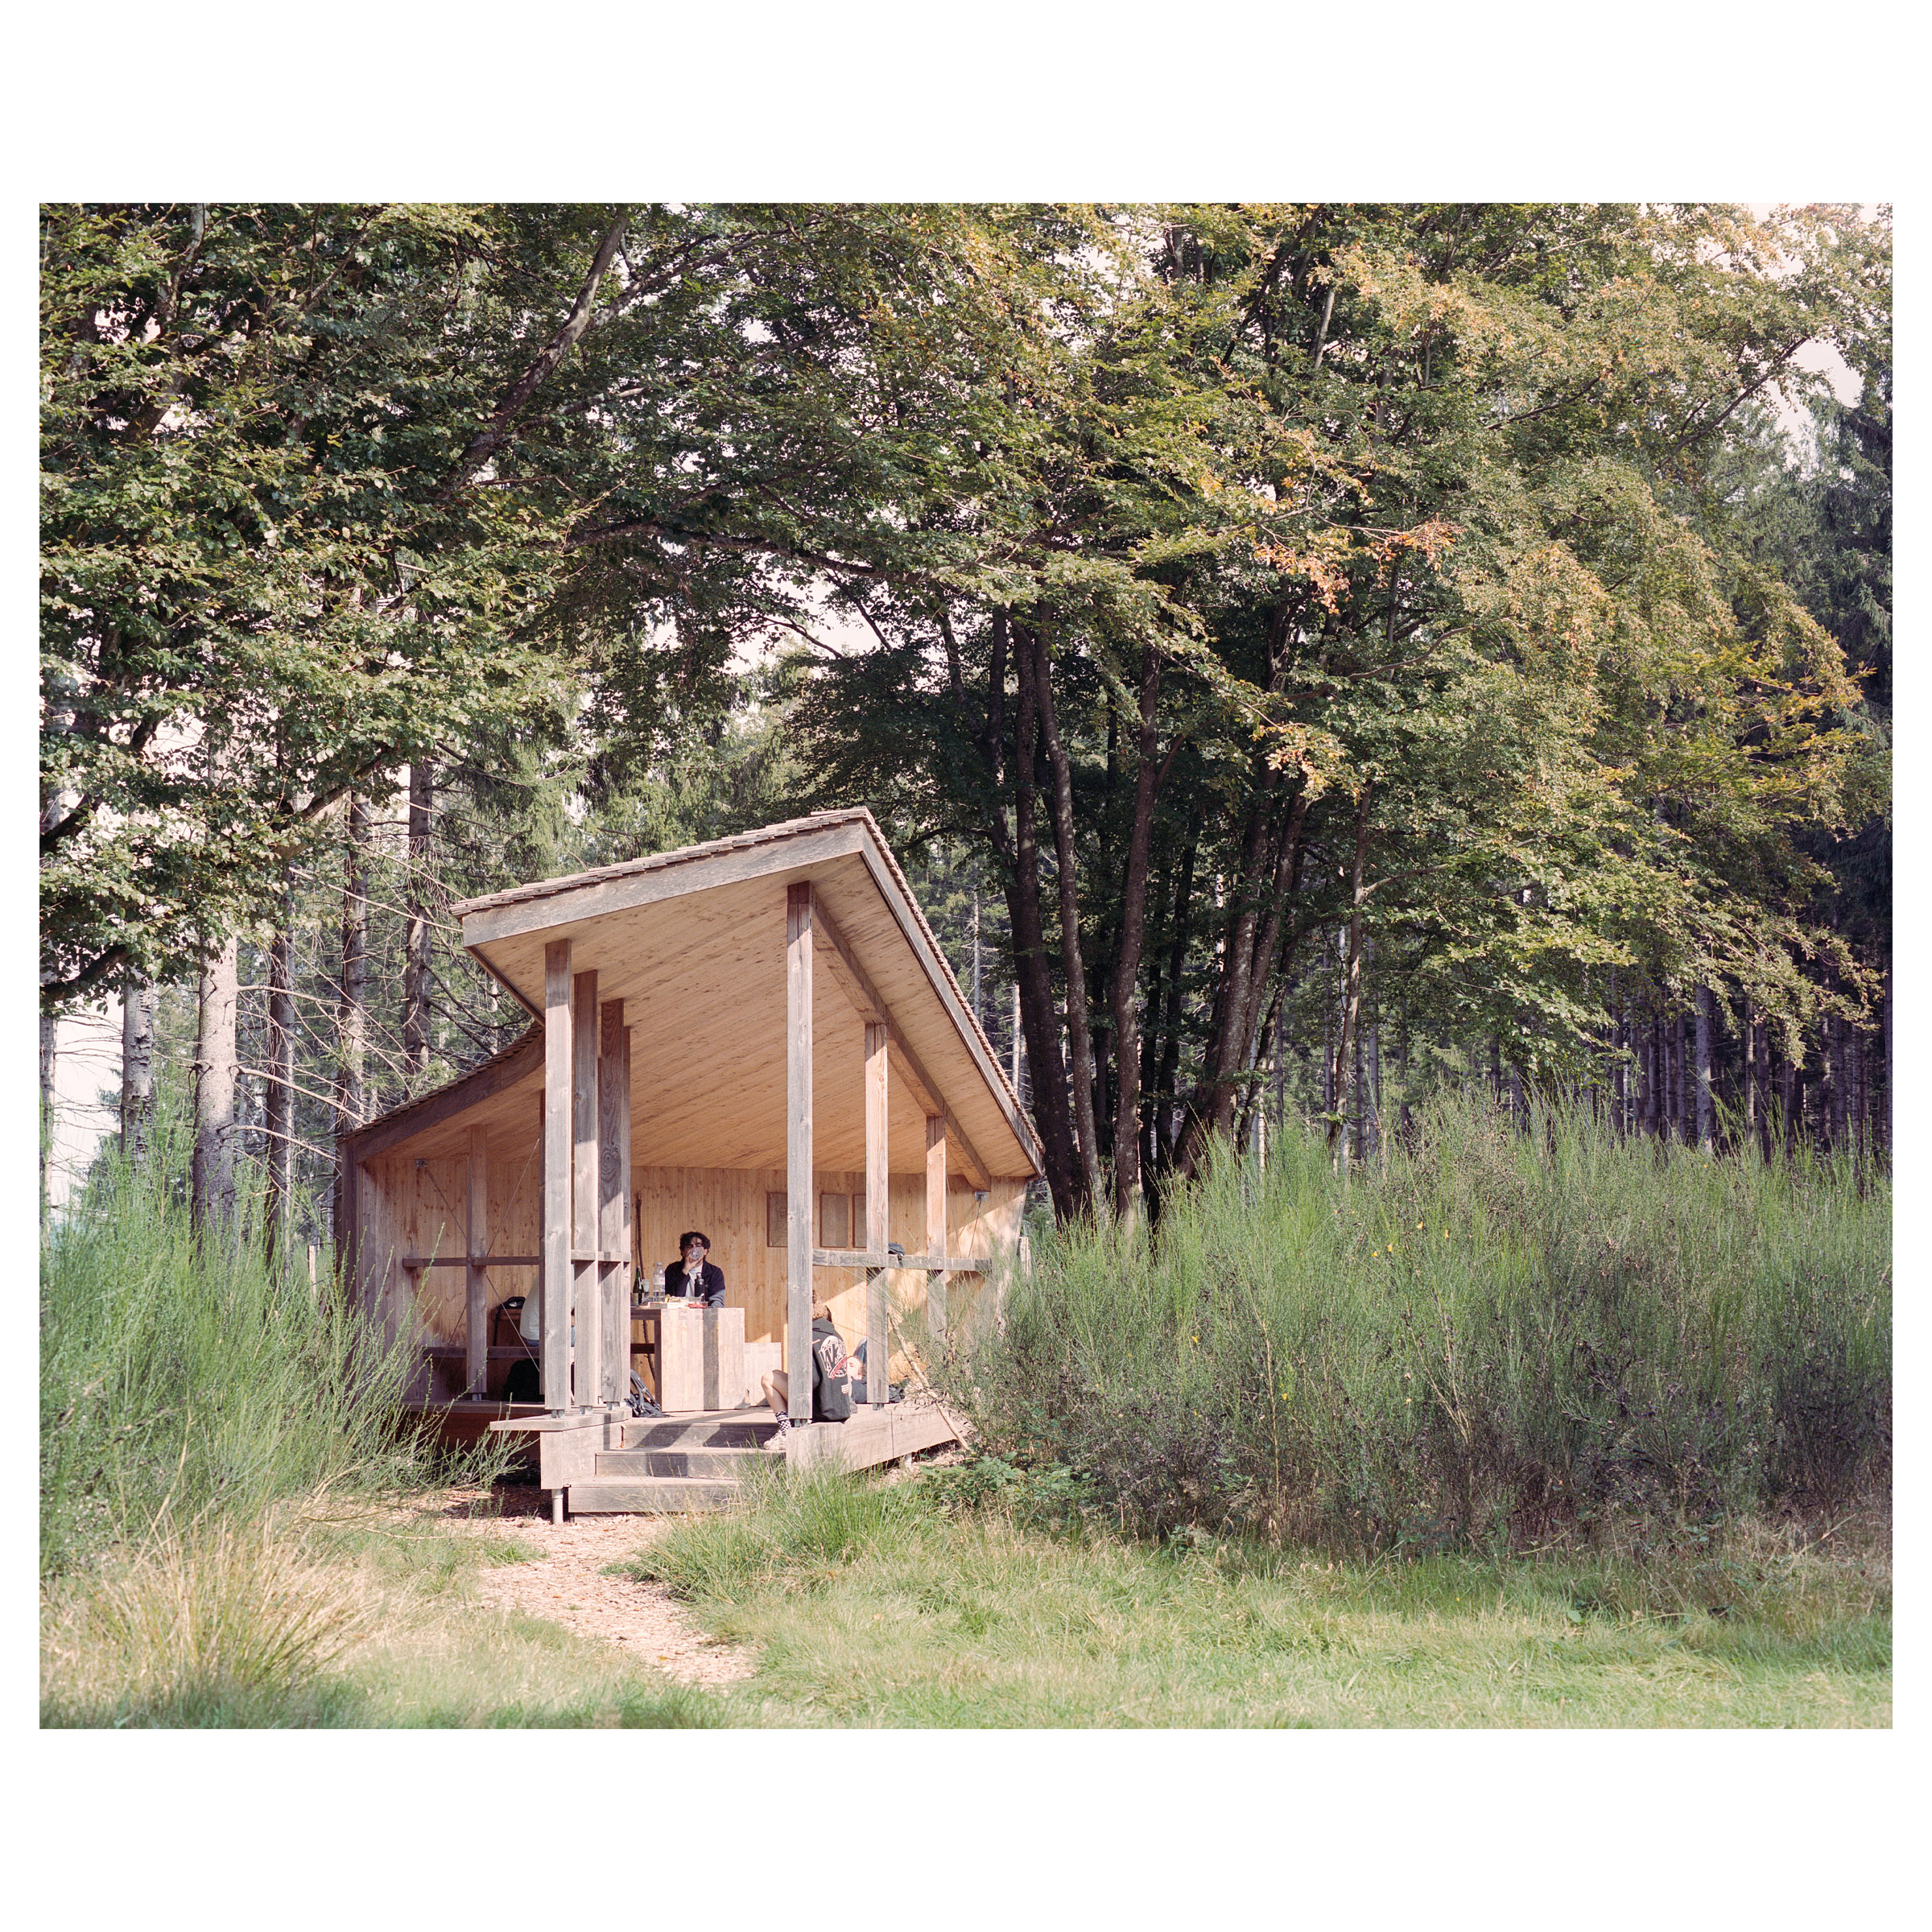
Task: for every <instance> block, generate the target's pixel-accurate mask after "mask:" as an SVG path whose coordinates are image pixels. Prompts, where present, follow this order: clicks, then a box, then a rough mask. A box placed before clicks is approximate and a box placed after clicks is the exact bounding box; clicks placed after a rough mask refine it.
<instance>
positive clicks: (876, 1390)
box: [865, 1021, 891, 1402]
mask: <svg viewBox="0 0 1932 1932" xmlns="http://www.w3.org/2000/svg"><path fill="white" fill-rule="evenodd" d="M886 1121H887V1114H886V1029H885V1027H884V1026H882V1025H881V1024H880V1023H879V1022H876V1021H869V1022H867V1024H866V1027H865V1246H866V1248H867V1249H869V1251H870V1252H871V1253H873V1254H882V1253H884V1252H885V1249H886V1241H887V1240H888V1239H889V1238H890V1237H889V1236H888V1234H887V1231H886V1208H887V1205H888V1194H887V1188H886ZM890 1351H891V1343H890V1340H888V1339H887V1336H886V1270H885V1269H883V1268H875V1269H873V1270H872V1271H871V1273H870V1274H868V1275H867V1276H866V1278H865V1399H866V1400H867V1401H868V1402H884V1401H885V1400H886V1395H887V1393H888V1390H887V1387H886V1381H887V1377H886V1370H887V1368H888V1365H889V1364H890Z"/></svg>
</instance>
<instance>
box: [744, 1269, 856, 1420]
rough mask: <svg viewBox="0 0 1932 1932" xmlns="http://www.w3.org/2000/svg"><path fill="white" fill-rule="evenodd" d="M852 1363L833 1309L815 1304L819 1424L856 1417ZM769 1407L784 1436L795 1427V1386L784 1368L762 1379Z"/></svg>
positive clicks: (814, 1401) (814, 1411) (814, 1413)
mask: <svg viewBox="0 0 1932 1932" xmlns="http://www.w3.org/2000/svg"><path fill="white" fill-rule="evenodd" d="M851 1366H852V1365H851V1364H850V1363H849V1362H848V1360H846V1356H845V1344H844V1342H843V1341H842V1340H840V1335H839V1331H838V1330H837V1329H836V1328H835V1327H832V1310H831V1308H830V1307H828V1305H827V1304H826V1303H825V1302H813V1303H812V1305H811V1419H812V1420H813V1421H814V1422H848V1421H849V1420H850V1419H851V1417H852V1384H851V1381H850V1380H849V1379H848V1377H849V1375H850V1371H851ZM759 1385H760V1386H761V1387H762V1389H764V1391H765V1405H766V1407H767V1408H768V1409H770V1410H771V1412H772V1414H774V1415H775V1416H776V1417H777V1418H778V1430H779V1432H780V1434H783V1433H785V1432H786V1430H790V1428H791V1415H790V1414H789V1413H788V1410H789V1408H790V1405H791V1381H790V1379H789V1378H788V1377H786V1373H785V1371H784V1370H783V1369H773V1370H772V1371H771V1373H770V1374H769V1375H766V1376H763V1377H760V1378H759Z"/></svg>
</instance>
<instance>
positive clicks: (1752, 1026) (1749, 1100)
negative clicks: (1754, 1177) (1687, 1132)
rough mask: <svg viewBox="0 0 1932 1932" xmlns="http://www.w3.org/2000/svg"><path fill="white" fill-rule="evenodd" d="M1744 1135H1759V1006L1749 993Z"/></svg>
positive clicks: (1748, 1136) (1745, 1005)
mask: <svg viewBox="0 0 1932 1932" xmlns="http://www.w3.org/2000/svg"><path fill="white" fill-rule="evenodd" d="M1743 1037H1744V1069H1743V1078H1744V1137H1745V1138H1746V1139H1747V1140H1752V1139H1755V1138H1756V1137H1757V1104H1758V1102H1757V1006H1756V1005H1755V1004H1754V1003H1753V1001H1752V997H1751V996H1750V994H1749V993H1746V994H1745V995H1744V1036H1743Z"/></svg>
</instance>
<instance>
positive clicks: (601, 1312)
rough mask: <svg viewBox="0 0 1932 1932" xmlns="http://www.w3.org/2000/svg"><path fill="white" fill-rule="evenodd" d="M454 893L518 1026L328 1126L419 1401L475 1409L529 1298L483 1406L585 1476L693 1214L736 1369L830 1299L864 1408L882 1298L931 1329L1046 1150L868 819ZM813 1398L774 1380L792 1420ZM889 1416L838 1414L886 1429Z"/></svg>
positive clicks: (785, 1356)
mask: <svg viewBox="0 0 1932 1932" xmlns="http://www.w3.org/2000/svg"><path fill="white" fill-rule="evenodd" d="M456 914H457V916H458V917H459V918H460V920H461V922H462V934H463V943H464V947H465V948H466V949H467V950H468V951H469V952H470V953H471V954H472V955H473V956H474V957H475V958H476V959H477V960H478V961H480V962H481V964H482V965H483V966H484V967H485V968H486V969H487V970H488V971H489V972H490V974H491V975H492V976H493V977H494V979H495V980H497V984H498V985H501V986H502V987H503V988H504V989H506V991H507V992H508V993H510V994H511V995H512V996H513V997H514V998H516V999H517V1000H518V1001H520V1002H521V1003H522V1005H524V1006H525V1007H526V1009H528V1010H529V1012H530V1015H531V1020H532V1024H531V1025H530V1027H529V1029H528V1030H527V1031H526V1032H525V1033H524V1034H523V1035H522V1038H520V1039H518V1041H517V1042H515V1043H514V1045H512V1046H511V1047H509V1048H507V1049H506V1051H503V1052H502V1053H499V1054H497V1055H495V1056H494V1058H493V1059H489V1060H488V1061H485V1063H483V1064H482V1065H481V1067H476V1068H474V1069H473V1071H470V1072H469V1073H468V1074H466V1075H464V1076H463V1077H462V1078H460V1080H455V1081H453V1082H452V1083H451V1084H449V1085H448V1086H446V1087H444V1088H441V1089H440V1090H439V1091H437V1092H434V1093H431V1094H428V1095H426V1096H423V1098H422V1099H420V1100H415V1101H413V1102H411V1104H408V1105H407V1106H405V1107H402V1108H397V1109H396V1110H395V1111H394V1112H393V1113H389V1114H386V1115H385V1116H383V1117H382V1118H381V1119H379V1120H376V1121H371V1122H370V1123H369V1125H366V1126H365V1127H362V1128H361V1129H358V1130H357V1131H356V1132H354V1133H350V1134H347V1135H345V1136H344V1137H343V1138H342V1141H341V1165H342V1174H343V1177H344V1197H345V1198H344V1208H345V1215H344V1219H345V1237H346V1240H345V1245H346V1249H347V1253H346V1256H345V1261H346V1265H347V1267H348V1269H349V1278H350V1279H351V1281H352V1282H353V1292H354V1293H355V1294H356V1297H357V1302H358V1305H359V1306H360V1307H361V1308H362V1309H363V1310H364V1311H365V1313H366V1314H367V1315H368V1316H369V1317H370V1318H371V1319H378V1320H380V1321H382V1323H384V1324H385V1325H386V1327H388V1328H389V1330H390V1331H391V1332H392V1333H395V1332H407V1333H410V1334H412V1335H415V1336H416V1337H417V1338H419V1340H420V1342H421V1344H422V1347H423V1371H422V1373H421V1376H420V1377H419V1383H418V1385H417V1388H416V1389H415V1391H414V1393H415V1395H416V1397H418V1399H419V1400H422V1401H424V1402H432V1403H437V1404H441V1405H448V1406H460V1408H461V1409H464V1410H468V1411H469V1413H470V1414H477V1412H478V1411H479V1410H481V1408H482V1406H483V1404H484V1403H485V1401H487V1400H489V1398H491V1397H498V1396H500V1394H501V1390H502V1382H503V1378H504V1377H505V1376H506V1374H507V1373H508V1369H509V1365H510V1360H512V1359H514V1357H516V1356H520V1355H522V1354H524V1353H525V1352H526V1348H525V1345H524V1344H519V1343H518V1342H517V1340H516V1339H515V1338H514V1336H508V1337H506V1338H504V1339H502V1340H499V1341H498V1342H497V1345H496V1346H494V1347H493V1346H492V1345H491V1342H492V1338H491V1335H490V1333H489V1329H490V1327H491V1314H492V1311H493V1309H494V1308H496V1307H497V1306H498V1305H500V1303H501V1302H502V1300H503V1299H504V1298H506V1297H508V1296H511V1295H518V1294H521V1295H525V1296H535V1297H536V1298H538V1301H539V1305H540V1307H541V1311H542V1319H541V1341H540V1352H541V1373H542V1390H543V1401H542V1404H541V1409H540V1410H537V1409H535V1408H532V1409H531V1410H528V1411H526V1412H525V1413H523V1414H521V1415H510V1414H506V1412H504V1411H503V1410H501V1409H500V1408H494V1409H493V1410H491V1411H490V1413H491V1414H493V1416H494V1417H495V1418H496V1419H495V1422H494V1425H493V1426H496V1427H498V1428H505V1427H510V1428H520V1429H525V1430H528V1431H529V1432H530V1433H531V1434H533V1435H536V1436H537V1437H538V1438H539V1440H540V1443H541V1446H542V1448H543V1459H544V1463H545V1468H546V1472H547V1473H546V1478H545V1480H546V1486H547V1487H550V1488H552V1489H553V1492H557V1493H558V1494H559V1496H560V1494H561V1491H562V1489H563V1488H565V1487H568V1486H571V1485H569V1484H568V1483H567V1482H566V1481H565V1480H564V1478H565V1477H566V1476H567V1475H568V1472H570V1471H572V1470H576V1471H578V1472H580V1475H582V1476H585V1477H588V1476H591V1475H594V1474H595V1473H596V1472H597V1468H596V1465H597V1453H598V1452H597V1449H596V1447H595V1444H596V1443H597V1442H598V1441H602V1442H604V1443H606V1444H607V1445H609V1444H612V1443H614V1444H615V1446H616V1447H617V1448H620V1449H621V1447H623V1443H624V1436H623V1430H622V1425H621V1416H620V1413H619V1411H618V1409H617V1404H618V1402H619V1397H620V1396H621V1393H622V1392H623V1391H624V1390H625V1389H627V1387H628V1377H629V1371H630V1364H631V1356H632V1348H633V1344H634V1330H633V1322H632V1314H633V1307H632V1303H633V1286H634V1283H635V1284H637V1285H638V1287H639V1288H640V1289H642V1288H645V1287H647V1286H649V1285H650V1283H651V1282H653V1281H654V1278H655V1276H656V1273H657V1270H658V1269H659V1268H660V1267H661V1266H662V1265H663V1264H664V1263H665V1262H667V1261H671V1260H672V1259H674V1258H675V1255H676V1250H677V1241H678V1236H679V1233H680V1232H682V1231H683V1230H684V1229H686V1228H702V1229H703V1230H704V1232H706V1233H707V1234H708V1235H709V1236H710V1238H711V1243H712V1253H711V1258H712V1261H714V1262H716V1263H717V1264H718V1265H720V1267H721V1268H722V1269H723V1270H724V1273H725V1282H726V1285H727V1290H728V1292H727V1297H726V1305H727V1307H728V1308H736V1309H739V1310H741V1311H742V1313H743V1323H744V1328H743V1335H744V1344H745V1355H746V1356H749V1357H750V1358H751V1359H752V1360H753V1363H754V1364H755V1363H756V1362H758V1360H760V1359H762V1360H766V1361H767V1362H770V1361H772V1360H774V1350H775V1360H776V1363H778V1364H783V1365H786V1366H787V1367H789V1365H790V1364H792V1363H794V1362H798V1363H804V1362H806V1361H807V1359H808V1354H807V1352H808V1349H809V1347H810V1340H809V1338H810V1334H811V1306H812V1302H813V1301H814V1299H815V1298H816V1299H823V1300H824V1301H827V1302H830V1303H831V1304H832V1310H833V1317H834V1320H835V1321H836V1323H837V1325H838V1327H839V1329H840V1333H841V1334H842V1335H844V1337H845V1338H846V1340H847V1341H848V1344H849V1343H856V1341H857V1339H858V1338H859V1337H860V1336H861V1335H862V1336H864V1337H865V1339H866V1340H867V1343H868V1348H867V1360H868V1368H869V1382H870V1384H871V1389H870V1393H872V1394H873V1397H874V1398H875V1400H876V1401H878V1402H883V1398H884V1394H885V1389H886V1381H887V1379H888V1375H889V1373H890V1371H889V1368H888V1364H889V1362H890V1360H891V1358H892V1356H893V1355H894V1352H895V1344H897V1347H898V1350H899V1351H902V1347H903V1335H902V1332H895V1329H898V1330H902V1323H898V1324H894V1323H893V1322H892V1320H891V1318H890V1313H889V1298H890V1305H891V1307H892V1308H894V1309H896V1310H897V1311H900V1312H901V1313H902V1315H903V1314H905V1313H910V1311H913V1310H915V1309H917V1310H921V1311H923V1315H924V1318H925V1322H926V1325H927V1327H928V1328H929V1330H930V1331H935V1332H938V1333H941V1334H943V1331H944V1327H945V1324H946V1323H947V1318H948V1315H949V1313H950V1314H951V1315H953V1317H954V1318H955V1319H956V1317H957V1315H958V1311H959V1301H958V1297H960V1295H969V1294H973V1293H975V1292H977V1291H978V1290H979V1289H980V1287H981V1286H983V1285H984V1284H985V1283H986V1282H988V1281H989V1279H990V1278H993V1276H994V1274H995V1273H996V1271H997V1270H1000V1269H1004V1268H1005V1267H1007V1266H1010V1265H1012V1264H1013V1258H1014V1257H1015V1255H1016V1253H1017V1251H1018V1246H1019V1242H1020V1220H1021V1213H1022V1208H1023V1206H1024V1203H1025V1198H1026V1185H1027V1183H1028V1181H1029V1180H1030V1179H1031V1177H1032V1176H1033V1175H1034V1174H1036V1173H1038V1172H1039V1171H1040V1167H1041V1150H1040V1146H1039V1143H1038V1139H1037V1138H1036V1137H1035V1135H1034V1130H1033V1127H1032V1124H1031V1122H1030V1121H1028V1120H1027V1118H1026V1114H1025V1113H1024V1111H1023V1110H1022V1107H1021V1105H1020V1103H1019V1100H1018V1096H1016V1095H1015V1094H1014V1092H1013V1089H1012V1088H1011V1086H1010V1085H1009V1083H1008V1081H1007V1080H1006V1078H1005V1075H1004V1074H1003V1072H1002V1071H1001V1067H1000V1065H999V1063H998V1059H997V1056H996V1055H995V1054H994V1052H993V1049H992V1047H991V1046H990V1045H989V1042H988V1041H987V1039H986V1037H985V1034H984V1033H983V1031H982V1030H981V1029H980V1026H979V1024H978V1022H977V1021H976V1018H975V1017H974V1015H973V1013H972V1011H971V1009H970V1008H969V1007H968V1004H967V1001H966V1000H965V999H964V997H963V995H962V994H961V992H960V987H959V985H958V982H957V981H956V980H955V978H954V976H953V974H952V970H951V968H949V967H948V966H947V963H946V960H945V956H944V955H943V952H941V951H940V949H939V944H938V943H937V941H936V940H935V939H934V937H933V934H932V931H931V928H930V927H928V926H927V923H926V921H925V919H924V917H923V914H921V913H920V910H919V906H918V904H917V902H915V901H914V898H913V895H912V893H911V890H910V887H909V886H907V885H906V879H905V876H904V874H903V873H901V871H900V870H899V868H898V863H897V861H895V860H894V858H893V856H892V854H891V852H890V850H889V849H888V848H887V847H886V842H885V840H884V838H883V836H881V833H880V832H879V828H878V827H877V824H875V823H874V822H873V818H872V815H871V814H870V813H869V812H867V811H836V812H821V813H818V814H816V815H813V816H811V817H810V818H804V819H793V820H791V821H790V822H788V823H786V824H781V825H773V826H768V827H766V828H764V829H763V830H762V831H758V832H747V833H745V834H743V835H741V836H739V837H736V838H730V839H721V840H716V841H713V842H712V843H710V844H703V845H694V846H688V847H686V848H683V849H682V850H680V851H677V852H663V853H660V854H658V855H656V856H655V857H650V858H645V859H638V860H634V861H630V862H629V863H627V864H625V865H611V866H606V867H604V868H602V869H600V870H597V871H595V872H588V873H578V874H576V875H574V876H572V877H568V878H559V879H546V880H543V881H539V882H538V883H536V884H534V885H528V886H517V887H514V888H513V889H512V890H509V891H506V892H499V893H494V894H490V895H489V896H488V897H486V898H477V899H471V900H468V901H466V902H463V903H462V904H460V905H459V906H457V907H456ZM894 1248H896V1249H899V1250H902V1253H893V1252H891V1250H892V1249H894ZM949 1302H950V1306H949ZM732 1326H733V1331H734V1333H735V1328H736V1323H735V1320H734V1321H733V1324H732ZM754 1379H755V1378H754ZM732 1393H734V1394H735V1393H737V1392H736V1391H733V1392H732ZM789 1402H790V1408H791V1415H792V1418H793V1419H794V1420H795V1422H799V1423H807V1422H809V1418H810V1414H811V1377H810V1375H809V1374H808V1373H807V1374H804V1375H794V1376H792V1377H791V1378H790V1394H789ZM732 1406H733V1404H732V1403H731V1402H725V1401H720V1402H719V1404H718V1407H719V1408H720V1409H729V1408H730V1407H732ZM865 1414H866V1412H865V1411H864V1410H861V1416H862V1417H864V1416H865ZM888 1420H889V1418H888V1416H887V1414H886V1411H885V1410H882V1409H881V1410H874V1411H873V1414H872V1415H871V1417H870V1418H868V1421H869V1429H868V1430H864V1431H860V1432H859V1433H860V1434H861V1435H864V1434H868V1433H869V1434H873V1435H878V1436H879V1438H880V1440H881V1442H882V1443H900V1446H899V1447H898V1448H897V1449H896V1450H894V1453H903V1452H904V1445H903V1443H902V1441H901V1439H902V1438H904V1437H905V1436H906V1429H905V1428H904V1427H903V1426H902V1427H900V1428H898V1430H896V1432H895V1431H894V1430H893V1429H891V1428H889V1427H886V1426H885V1425H886V1423H887V1422H888ZM773 1426H775V1424H774V1425H773ZM848 1427H849V1426H848ZM807 1433H808V1434H809V1433H811V1432H809V1431H808V1432H807ZM818 1433H819V1434H820V1435H827V1434H828V1433H829V1432H828V1431H826V1430H821V1431H819V1432H818ZM567 1438H580V1439H576V1440H571V1441H568V1442H567V1441H566V1440H565V1439H567ZM803 1440H804V1439H803V1438H801V1439H800V1443H801V1447H802V1446H803ZM855 1442H856V1438H855ZM829 1447H830V1445H829V1443H821V1444H819V1445H818V1446H817V1447H815V1449H813V1450H812V1451H810V1452H811V1453H813V1454H823V1453H826V1452H828V1450H829ZM846 1459H847V1460H848V1461H852V1457H849V1456H848V1457H847V1458H846ZM861 1459H863V1460H877V1459H881V1458H880V1457H877V1456H873V1455H867V1456H865V1457H863V1458H861ZM552 1476H555V1477H556V1478H557V1479H558V1480H555V1481H554V1482H553V1481H552V1480H551V1477H552ZM576 1501H577V1499H576V1497H575V1495H574V1492H573V1505H574V1504H575V1503H576Z"/></svg>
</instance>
